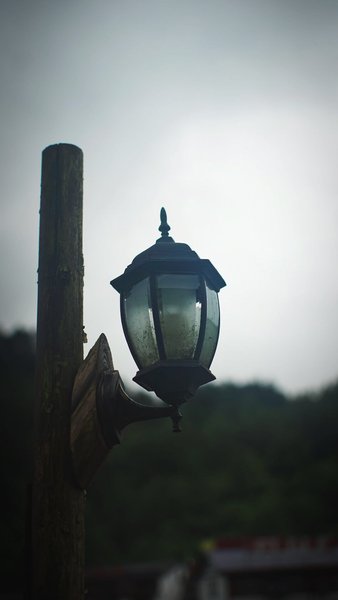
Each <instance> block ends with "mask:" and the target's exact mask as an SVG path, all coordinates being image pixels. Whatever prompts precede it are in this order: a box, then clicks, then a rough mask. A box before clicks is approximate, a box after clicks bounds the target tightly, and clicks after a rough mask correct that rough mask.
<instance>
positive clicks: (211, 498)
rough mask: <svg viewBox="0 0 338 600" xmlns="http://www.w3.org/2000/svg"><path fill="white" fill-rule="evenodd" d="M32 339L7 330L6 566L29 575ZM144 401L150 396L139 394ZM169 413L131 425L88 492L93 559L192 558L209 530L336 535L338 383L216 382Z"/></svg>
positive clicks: (1, 346) (1, 341)
mask: <svg viewBox="0 0 338 600" xmlns="http://www.w3.org/2000/svg"><path fill="white" fill-rule="evenodd" d="M33 367H34V351H33V341H32V338H31V337H30V336H28V335H27V334H24V333H16V334H14V335H12V336H9V337H4V336H2V337H1V336H0V372H1V404H0V411H1V415H0V416H1V419H0V427H1V432H0V433H1V436H0V440H1V442H0V443H1V456H2V462H3V467H2V469H3V471H2V481H3V486H2V511H1V530H2V535H1V544H2V569H3V570H5V572H7V573H11V574H12V576H14V574H16V576H17V573H18V572H20V570H21V572H22V569H23V558H24V550H23V549H24V521H25V489H26V484H27V482H28V481H29V479H30V477H31V456H32V405H33V379H34V375H33ZM138 400H139V401H142V396H141V395H140V397H139V398H138ZM182 412H183V413H184V418H183V421H182V427H183V433H181V434H173V433H171V422H170V420H169V419H165V420H163V421H151V422H149V423H136V424H134V425H131V426H130V427H128V428H127V429H126V431H125V433H124V435H123V442H122V444H121V446H117V447H115V448H114V449H113V450H112V452H111V454H110V456H109V459H108V460H107V462H106V464H105V465H104V466H103V467H101V469H100V471H99V472H98V473H97V476H96V479H95V481H94V483H93V484H92V486H91V487H90V489H89V490H88V501H87V563H88V564H102V563H110V564H112V563H115V564H116V563H117V562H134V561H137V562H141V561H147V560H157V559H166V558H169V559H180V558H187V557H188V556H190V555H191V554H194V553H195V552H196V549H197V548H198V545H199V544H200V542H201V541H202V540H204V539H206V538H210V537H220V536H226V535H232V536H236V535H263V534H281V535H282V534H285V535H301V534H314V535H315V534H326V533H332V534H336V535H337V534H338V519H337V506H338V435H337V432H338V384H335V385H332V386H330V387H328V388H326V389H325V390H323V391H322V392H320V393H318V394H316V395H307V396H302V397H300V398H298V399H297V398H296V399H292V400H290V399H287V398H286V397H285V396H284V395H283V394H281V393H280V392H278V391H277V390H276V389H275V388H274V387H272V386H267V385H262V384H259V383H254V384H250V385H243V386H238V385H232V384H223V385H209V386H205V388H201V390H200V392H199V393H198V394H197V396H196V398H195V399H194V400H192V401H191V402H190V403H189V404H187V405H186V406H184V407H182Z"/></svg>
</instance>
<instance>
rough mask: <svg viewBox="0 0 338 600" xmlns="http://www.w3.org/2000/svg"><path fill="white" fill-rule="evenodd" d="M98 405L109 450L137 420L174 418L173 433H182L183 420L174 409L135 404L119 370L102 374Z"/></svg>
mask: <svg viewBox="0 0 338 600" xmlns="http://www.w3.org/2000/svg"><path fill="white" fill-rule="evenodd" d="M96 402H97V411H98V418H99V422H100V425H101V429H102V434H103V437H104V439H105V442H106V444H107V445H108V446H110V447H112V446H114V445H115V444H118V443H119V442H120V433H121V431H122V430H123V429H124V428H125V427H126V426H127V425H129V424H130V423H135V422H136V421H148V420H150V419H160V418H162V417H171V418H172V419H173V423H174V428H173V429H174V431H180V429H179V428H178V422H179V421H180V419H181V418H182V417H181V414H180V413H179V411H178V410H177V408H176V407H175V406H148V405H144V404H140V403H139V402H135V401H134V400H132V398H130V397H129V396H128V394H127V393H126V391H125V389H124V387H123V382H122V379H121V377H120V374H119V372H118V371H114V370H107V371H105V372H104V373H102V375H101V378H100V380H99V383H98V389H97V395H96Z"/></svg>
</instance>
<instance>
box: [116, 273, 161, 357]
mask: <svg viewBox="0 0 338 600" xmlns="http://www.w3.org/2000/svg"><path fill="white" fill-rule="evenodd" d="M122 298H123V299H122V306H121V312H122V318H123V320H124V323H125V329H126V330H127V331H126V333H127V339H128V343H129V346H130V349H131V351H132V354H133V356H134V359H135V362H136V364H137V365H138V367H139V368H144V367H148V366H150V365H152V364H154V363H155V362H156V361H157V360H159V353H158V347H157V343H156V334H155V325H154V318H153V309H152V306H151V302H150V281H149V277H147V278H146V279H143V280H142V281H139V282H138V283H136V284H135V285H133V287H132V288H131V289H130V290H129V291H128V292H127V293H124V294H123V296H122Z"/></svg>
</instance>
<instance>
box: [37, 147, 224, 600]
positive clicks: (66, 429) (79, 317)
mask: <svg viewBox="0 0 338 600" xmlns="http://www.w3.org/2000/svg"><path fill="white" fill-rule="evenodd" d="M82 182H83V154H82V151H81V149H80V148H78V147H77V146H73V145H72V144H55V145H53V146H49V147H47V148H46V149H45V150H44V152H43V157H42V176H41V205H40V238H39V269H38V273H39V277H38V278H39V281H38V314H37V359H36V363H37V368H36V394H35V396H36V398H35V434H34V446H35V459H34V477H33V486H32V499H31V503H32V506H31V524H30V527H27V532H28V542H27V546H28V547H31V557H30V560H31V568H30V569H28V571H29V572H31V573H32V577H31V582H29V588H30V591H31V592H32V593H31V596H30V597H32V598H34V600H45V598H49V599H51V600H80V599H82V598H83V595H84V576H83V575H84V533H85V526H84V513H85V492H84V490H85V489H87V487H88V486H89V485H90V483H91V481H92V479H93V477H94V475H95V473H96V471H97V469H98V468H99V466H100V465H101V464H102V462H103V461H104V459H105V457H106V456H107V454H108V452H109V451H110V449H111V448H112V447H113V446H114V445H115V444H118V443H119V441H120V433H121V431H122V430H123V429H124V427H126V425H128V424H129V423H133V422H135V421H142V420H148V419H153V418H158V417H171V418H172V419H173V422H174V430H176V431H179V427H178V423H179V419H180V414H179V412H178V407H179V405H180V404H182V402H185V401H186V400H188V399H189V398H190V397H191V396H192V395H193V394H194V393H195V391H196V390H197V389H198V387H199V386H200V385H202V384H204V383H207V382H208V381H212V380H213V379H214V376H213V375H212V373H211V372H210V370H209V367H210V364H211V361H212V358H213V355H214V352H215V349H216V345H217V340H218V333H219V306H218V298H217V293H218V292H219V290H220V289H221V288H222V287H223V286H224V285H225V282H224V281H223V279H222V277H221V276H220V275H219V273H218V272H217V271H216V269H215V268H214V267H213V266H212V264H211V263H210V261H208V260H202V259H200V258H199V257H198V256H197V254H196V253H195V252H193V251H192V250H191V249H190V248H189V246H187V245H186V244H176V243H175V242H174V240H173V239H172V238H171V237H169V234H168V232H169V229H170V228H169V225H168V224H167V218H166V213H165V211H164V209H162V211H161V225H160V231H161V234H162V235H161V238H160V239H159V240H157V242H156V244H154V245H153V246H151V247H150V248H149V249H148V250H146V251H145V252H142V253H141V254H139V255H138V256H137V257H136V258H135V259H134V261H133V262H132V264H131V265H130V266H129V267H127V269H126V270H125V272H124V274H123V275H121V276H120V277H117V278H116V279H114V280H113V281H112V285H113V286H114V288H115V289H117V290H118V291H119V292H120V294H121V314H122V322H123V327H124V332H125V334H126V338H127V341H128V344H129V347H130V349H131V352H132V355H133V357H134V359H135V361H136V363H137V365H138V368H139V371H138V373H137V374H136V376H135V377H134V380H135V381H136V382H137V383H138V384H140V385H141V386H142V387H144V388H145V389H147V390H153V391H155V393H156V394H157V396H158V397H159V398H160V399H161V400H163V401H164V402H165V403H167V406H149V405H142V404H139V403H137V402H134V401H133V400H132V399H131V398H129V396H128V395H127V394H126V392H125V390H124V387H123V383H122V381H121V377H120V375H119V372H118V371H117V370H116V369H114V365H113V360H112V356H111V352H110V348H109V344H108V341H107V338H106V337H105V335H104V334H101V335H100V336H99V338H98V340H97V341H96V343H95V345H94V346H93V348H92V349H91V350H90V352H89V353H88V354H87V356H86V358H85V359H84V360H83V342H84V341H85V339H84V338H85V336H84V332H83V273H84V269H83V255H82V196H83V183H82ZM30 535H31V540H30Z"/></svg>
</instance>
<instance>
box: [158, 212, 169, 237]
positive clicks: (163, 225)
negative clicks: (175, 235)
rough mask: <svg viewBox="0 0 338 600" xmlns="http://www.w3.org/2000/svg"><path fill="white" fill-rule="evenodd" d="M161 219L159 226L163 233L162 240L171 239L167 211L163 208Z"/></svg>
mask: <svg viewBox="0 0 338 600" xmlns="http://www.w3.org/2000/svg"><path fill="white" fill-rule="evenodd" d="M160 219H161V225H160V226H159V228H158V230H159V231H160V232H161V236H162V238H166V237H169V233H168V232H169V230H170V226H169V225H168V222H167V213H166V210H165V208H163V207H162V208H161V212H160Z"/></svg>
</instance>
